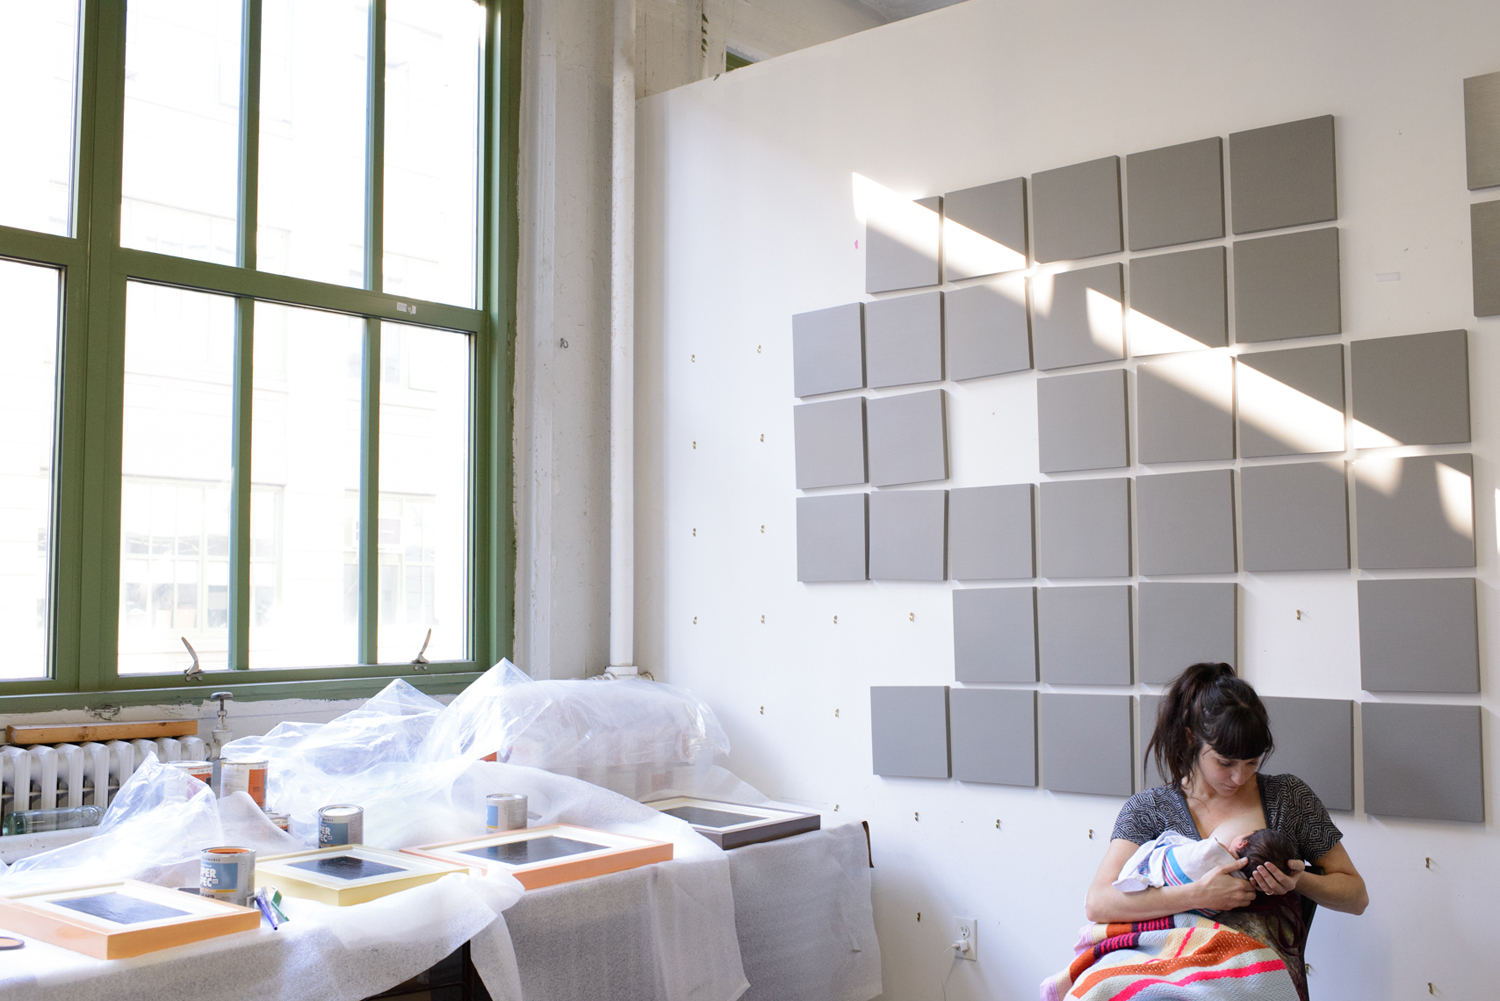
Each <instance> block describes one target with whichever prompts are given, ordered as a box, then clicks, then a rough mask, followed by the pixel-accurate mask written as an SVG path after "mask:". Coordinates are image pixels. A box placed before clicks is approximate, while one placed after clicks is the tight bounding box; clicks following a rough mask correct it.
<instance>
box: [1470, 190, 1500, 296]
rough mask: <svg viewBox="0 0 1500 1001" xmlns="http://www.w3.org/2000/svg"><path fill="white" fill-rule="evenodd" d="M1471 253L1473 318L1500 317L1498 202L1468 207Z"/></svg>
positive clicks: (1499, 211) (1499, 228) (1499, 226)
mask: <svg viewBox="0 0 1500 1001" xmlns="http://www.w3.org/2000/svg"><path fill="white" fill-rule="evenodd" d="M1469 243H1470V246H1472V247H1473V254H1474V262H1473V263H1474V315H1475V316H1500V202H1479V203H1478V204H1476V205H1470V206H1469Z"/></svg>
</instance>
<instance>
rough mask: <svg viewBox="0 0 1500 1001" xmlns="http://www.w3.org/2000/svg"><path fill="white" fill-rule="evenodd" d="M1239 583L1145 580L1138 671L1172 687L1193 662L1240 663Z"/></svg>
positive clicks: (1144, 678) (1140, 605) (1141, 586)
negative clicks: (1237, 636)
mask: <svg viewBox="0 0 1500 1001" xmlns="http://www.w3.org/2000/svg"><path fill="white" fill-rule="evenodd" d="M1237 590H1238V585H1235V584H1229V583H1225V584H1196V583H1195V584H1177V583H1162V582H1160V581H1142V582H1141V583H1140V584H1139V585H1138V586H1137V588H1136V602H1137V605H1138V607H1137V610H1136V628H1137V630H1138V637H1137V644H1138V648H1137V657H1138V660H1137V671H1138V673H1139V674H1140V679H1141V680H1142V681H1144V682H1147V683H1148V684H1152V685H1169V684H1171V683H1172V680H1173V679H1174V678H1176V677H1177V676H1178V675H1179V674H1181V673H1182V672H1183V670H1185V669H1186V668H1188V667H1191V666H1192V665H1193V664H1202V663H1210V664H1228V665H1230V666H1231V667H1233V666H1234V665H1235V664H1237V663H1239V659H1238V657H1237V656H1236V653H1235V648H1236V643H1235V637H1236V635H1237V629H1236V625H1235V622H1236V615H1235V594H1236V592H1237Z"/></svg>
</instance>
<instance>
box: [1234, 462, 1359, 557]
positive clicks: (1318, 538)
mask: <svg viewBox="0 0 1500 1001" xmlns="http://www.w3.org/2000/svg"><path fill="white" fill-rule="evenodd" d="M1362 515H1363V512H1361V516H1362ZM1240 519H1241V543H1242V545H1243V546H1244V561H1245V569H1246V570H1249V571H1251V572H1252V573H1254V572H1257V571H1270V570H1347V569H1348V568H1349V499H1348V488H1347V480H1346V477H1345V473H1344V463H1343V462H1341V461H1332V462H1295V463H1290V464H1287V465H1277V466H1245V467H1244V468H1242V469H1241V470H1240Z"/></svg>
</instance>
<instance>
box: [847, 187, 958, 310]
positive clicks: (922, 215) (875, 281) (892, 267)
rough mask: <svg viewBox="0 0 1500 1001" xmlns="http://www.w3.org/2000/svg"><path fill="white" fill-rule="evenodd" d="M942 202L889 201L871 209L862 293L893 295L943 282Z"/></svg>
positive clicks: (866, 236) (925, 200) (940, 200)
mask: <svg viewBox="0 0 1500 1001" xmlns="http://www.w3.org/2000/svg"><path fill="white" fill-rule="evenodd" d="M942 212H943V200H942V199H941V198H938V197H933V198H920V199H918V200H917V201H914V202H904V201H901V200H899V199H890V200H886V201H881V202H879V203H877V204H876V205H875V206H874V207H872V208H871V209H870V213H869V216H868V217H867V219H866V222H865V291H866V292H869V293H871V294H874V293H876V292H896V291H899V290H901V289H908V288H926V287H927V286H929V285H937V284H939V283H940V282H941V281H942V276H941V275H940V273H939V271H938V256H939V246H940V241H941V233H942Z"/></svg>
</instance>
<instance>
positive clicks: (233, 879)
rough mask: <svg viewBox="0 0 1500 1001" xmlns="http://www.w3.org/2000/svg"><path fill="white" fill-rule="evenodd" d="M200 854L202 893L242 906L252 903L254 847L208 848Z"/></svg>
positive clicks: (199, 878) (200, 890)
mask: <svg viewBox="0 0 1500 1001" xmlns="http://www.w3.org/2000/svg"><path fill="white" fill-rule="evenodd" d="M199 858H200V860H201V864H200V868H199V875H198V887H199V893H201V894H202V895H203V896H205V897H213V898H214V899H216V900H223V901H227V902H228V903H231V904H239V905H240V906H241V907H248V906H250V897H251V896H252V895H253V894H254V893H255V849H253V848H235V847H229V846H226V847H223V848H205V849H203V852H202V854H201V855H200V856H199Z"/></svg>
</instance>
